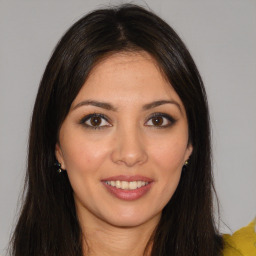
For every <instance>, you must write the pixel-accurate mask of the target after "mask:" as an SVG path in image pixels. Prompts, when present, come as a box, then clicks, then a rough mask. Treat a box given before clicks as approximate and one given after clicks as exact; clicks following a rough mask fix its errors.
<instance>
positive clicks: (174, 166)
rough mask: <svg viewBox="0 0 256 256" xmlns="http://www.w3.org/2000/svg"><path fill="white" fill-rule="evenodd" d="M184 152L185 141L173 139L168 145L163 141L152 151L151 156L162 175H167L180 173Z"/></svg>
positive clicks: (166, 141)
mask: <svg viewBox="0 0 256 256" xmlns="http://www.w3.org/2000/svg"><path fill="white" fill-rule="evenodd" d="M186 151H187V143H186V141H184V142H182V140H178V139H175V140H170V142H169V143H168V140H165V141H162V142H161V144H160V145H159V146H158V147H157V146H156V147H154V149H152V151H151V155H152V156H153V157H152V158H153V160H154V161H155V163H156V164H157V166H159V169H160V170H162V174H164V175H168V174H171V173H172V172H175V171H180V169H181V167H182V166H183V164H184V162H185V160H184V158H185V154H186Z"/></svg>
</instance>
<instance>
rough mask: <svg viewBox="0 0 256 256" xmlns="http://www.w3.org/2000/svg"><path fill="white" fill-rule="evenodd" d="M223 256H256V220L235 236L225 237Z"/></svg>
mask: <svg viewBox="0 0 256 256" xmlns="http://www.w3.org/2000/svg"><path fill="white" fill-rule="evenodd" d="M223 239H224V250H223V256H256V218H255V219H254V221H253V222H251V223H250V224H249V225H248V226H246V227H244V228H241V229H239V230H238V231H236V232H235V233H234V234H233V235H223Z"/></svg>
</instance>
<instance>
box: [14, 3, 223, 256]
mask: <svg viewBox="0 0 256 256" xmlns="http://www.w3.org/2000/svg"><path fill="white" fill-rule="evenodd" d="M122 51H132V52H134V51H146V52H148V53H149V54H151V56H153V58H154V59H155V60H156V61H157V63H158V65H159V67H160V69H161V70H162V72H163V74H164V75H165V77H166V78H167V79H168V80H169V82H170V84H171V85H172V86H173V88H174V89H175V91H176V92H177V94H178V95H179V97H180V99H181V100H182V102H183V104H184V106H185V109H186V114H187V118H188V126H189V141H190V143H191V144H192V145H193V153H192V155H191V157H190V160H189V162H190V163H189V165H188V166H187V168H186V169H185V170H183V172H182V176H181V179H180V183H179V185H178V188H177V190H176V192H175V193H174V195H173V197H172V198H171V200H170V201H169V203H168V204H167V205H166V206H165V208H164V209H163V212H162V217H161V220H160V222H159V224H158V226H157V227H156V230H155V232H154V233H153V234H152V237H151V239H152V240H151V241H153V247H152V251H151V254H150V255H151V256H171V255H172V256H174V255H175V256H188V255H190V256H216V255H220V253H221V250H222V238H221V236H219V235H218V232H217V230H216V228H215V222H214V218H213V198H212V195H213V192H214V188H213V180H212V170H211V142H210V127H209V114H208V107H207V99H206V94H205V89H204V86H203V82H202V79H201V77H200V74H199V72H198V70H197V67H196V65H195V63H194V61H193V59H192V57H191V55H190V54H189V52H188V50H187V48H186V47H185V45H184V43H183V42H182V41H181V39H180V38H179V36H178V35H177V34H176V33H175V32H174V30H173V29H172V28H171V27H170V26H169V25H168V24H167V23H166V22H164V21H163V20H162V19H160V18H159V17H158V16H156V15H155V14H153V13H152V12H150V11H148V10H145V9H144V8H142V7H139V6H136V5H130V4H129V5H121V6H118V7H112V8H107V9H100V10H96V11H93V12H91V13H89V14H88V15H86V16H84V17H83V18H82V19H80V20H79V21H78V22H76V23H75V24H74V25H73V26H72V27H71V28H70V29H69V30H68V31H67V32H66V33H65V35H64V36H63V37H62V39H61V40H60V41H59V43H58V45H57V46H56V49H55V51H54V52H53V55H52V57H51V59H50V61H49V63H48V65H47V67H46V70H45V72H44V75H43V77H42V81H41V83H40V87H39V90H38V94H37V98H36V102H35V106H34V111H33V116H32V122H31V128H30V137H29V153H28V166H27V176H26V184H25V199H24V203H23V207H22V210H21V214H20V217H19V220H18V223H17V226H16V229H15V232H14V234H13V240H12V252H11V254H12V255H13V256H38V255H40V256H82V255H83V251H82V240H81V237H82V233H81V228H80V224H79V222H78V218H77V215H76V210H75V204H74V199H73V190H72V187H71V185H70V183H69V180H68V177H67V175H66V174H63V175H59V174H58V173H57V171H56V167H55V166H54V163H55V161H56V159H55V145H56V142H57V141H58V131H59V129H60V126H61V125H62V122H63V121H64V119H65V117H66V115H67V114H68V112H69V108H70V106H71V103H72V102H73V100H74V99H75V97H76V95H77V94H78V92H79V91H80V89H81V87H82V86H83V84H84V83H85V81H86V79H87V77H88V75H89V74H90V71H91V70H92V68H93V67H94V66H95V65H97V63H98V62H99V61H100V60H101V59H102V58H104V57H105V56H107V55H109V54H112V53H116V52H122Z"/></svg>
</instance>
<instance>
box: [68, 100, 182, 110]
mask: <svg viewBox="0 0 256 256" xmlns="http://www.w3.org/2000/svg"><path fill="white" fill-rule="evenodd" d="M164 104H174V105H176V106H177V107H178V108H179V110H180V112H182V111H181V106H180V104H179V103H178V102H176V101H174V100H157V101H153V102H150V103H148V104H145V105H143V107H142V110H144V111H145V110H149V109H152V108H155V107H158V106H161V105H164ZM88 105H91V106H95V107H99V108H103V109H107V110H111V111H115V112H117V111H118V109H117V108H116V107H114V106H113V105H111V104H110V103H107V102H100V101H95V100H85V101H81V102H80V103H78V104H77V105H75V106H74V107H73V108H72V110H75V109H77V108H79V107H81V106H88Z"/></svg>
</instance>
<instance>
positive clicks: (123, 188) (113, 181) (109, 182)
mask: <svg viewBox="0 0 256 256" xmlns="http://www.w3.org/2000/svg"><path fill="white" fill-rule="evenodd" d="M101 182H102V184H103V185H104V186H105V188H106V189H107V191H108V192H109V193H110V194H111V195H113V196H114V197H117V198H119V199H121V200H127V201H132V200H137V199H139V198H141V197H143V196H144V195H146V194H147V193H148V192H149V191H150V190H151V188H152V186H153V184H154V180H153V179H150V178H148V177H144V176H140V175H134V176H126V175H119V176H112V177H108V178H107V179H104V180H101Z"/></svg>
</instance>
